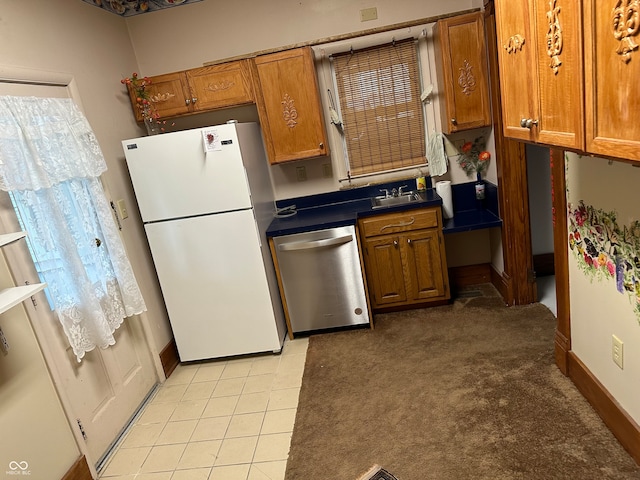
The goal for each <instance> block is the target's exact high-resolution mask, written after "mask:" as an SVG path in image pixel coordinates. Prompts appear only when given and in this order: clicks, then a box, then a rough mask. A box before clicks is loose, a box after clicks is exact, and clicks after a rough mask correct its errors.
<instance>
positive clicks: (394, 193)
mask: <svg viewBox="0 0 640 480" xmlns="http://www.w3.org/2000/svg"><path fill="white" fill-rule="evenodd" d="M391 196H392V197H397V196H398V190H396V189H395V188H393V189H392V190H391Z"/></svg>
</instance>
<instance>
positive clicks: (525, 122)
mask: <svg viewBox="0 0 640 480" xmlns="http://www.w3.org/2000/svg"><path fill="white" fill-rule="evenodd" d="M534 125H538V120H534V119H533V118H522V119H520V126H521V127H522V128H528V129H531V127H533V126H534Z"/></svg>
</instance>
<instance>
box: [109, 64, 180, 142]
mask: <svg viewBox="0 0 640 480" xmlns="http://www.w3.org/2000/svg"><path fill="white" fill-rule="evenodd" d="M120 83H122V84H123V85H126V86H127V88H130V89H131V90H133V93H134V95H135V99H136V106H137V107H138V109H139V110H140V114H141V115H142V118H143V120H144V123H145V126H146V127H147V130H148V131H149V133H158V132H157V131H158V130H159V131H161V132H164V126H165V125H166V124H167V121H166V120H162V121H161V120H160V114H159V113H158V111H157V110H156V106H155V105H154V103H153V102H152V101H151V96H150V95H149V89H148V87H149V85H151V79H150V78H149V77H142V78H140V77H139V76H138V74H137V73H136V72H133V73H132V74H131V77H128V78H123V79H122V80H120ZM172 125H175V123H172Z"/></svg>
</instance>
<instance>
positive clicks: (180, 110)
mask: <svg viewBox="0 0 640 480" xmlns="http://www.w3.org/2000/svg"><path fill="white" fill-rule="evenodd" d="M149 78H150V79H151V85H149V87H147V88H148V90H149V97H150V100H151V102H153V104H154V105H155V107H156V111H157V113H158V114H159V115H160V117H161V118H167V117H175V116H179V115H184V114H185V113H189V106H188V104H187V98H189V96H190V93H189V86H188V85H187V79H186V77H185V75H184V72H176V73H167V74H164V75H156V76H155V77H149ZM129 95H130V97H131V103H132V105H133V111H134V113H135V116H136V121H138V122H142V120H143V119H142V113H141V112H140V109H139V108H138V107H137V104H136V99H135V96H134V95H133V92H132V91H131V89H129Z"/></svg>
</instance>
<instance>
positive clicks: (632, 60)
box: [584, 0, 640, 160]
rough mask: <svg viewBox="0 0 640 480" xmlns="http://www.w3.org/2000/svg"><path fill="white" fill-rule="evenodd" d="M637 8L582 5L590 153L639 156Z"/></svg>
mask: <svg viewBox="0 0 640 480" xmlns="http://www.w3.org/2000/svg"><path fill="white" fill-rule="evenodd" d="M632 3H633V2H632ZM637 8H638V6H637V4H636V5H635V6H634V5H631V4H630V3H629V2H620V1H615V0H607V1H602V0H599V1H596V0H585V3H584V35H585V87H586V88H585V93H586V95H585V99H586V102H585V105H586V109H585V113H586V143H587V148H586V149H587V151H588V152H589V153H593V154H596V155H604V156H613V157H618V158H625V159H631V160H640V121H639V120H638V112H640V48H638V44H639V43H640V17H639V13H640V12H638V10H637ZM634 9H635V10H634Z"/></svg>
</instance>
